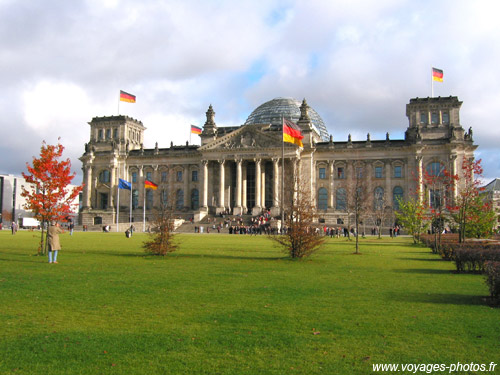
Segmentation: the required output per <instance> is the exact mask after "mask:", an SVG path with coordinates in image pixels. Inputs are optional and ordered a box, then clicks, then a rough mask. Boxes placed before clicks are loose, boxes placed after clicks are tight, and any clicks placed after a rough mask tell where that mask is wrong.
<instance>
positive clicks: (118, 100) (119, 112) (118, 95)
mask: <svg viewBox="0 0 500 375" xmlns="http://www.w3.org/2000/svg"><path fill="white" fill-rule="evenodd" d="M118 116H120V94H118Z"/></svg>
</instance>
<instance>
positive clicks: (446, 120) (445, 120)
mask: <svg viewBox="0 0 500 375" xmlns="http://www.w3.org/2000/svg"><path fill="white" fill-rule="evenodd" d="M442 116H443V124H449V123H450V114H449V113H448V112H443V114H442Z"/></svg>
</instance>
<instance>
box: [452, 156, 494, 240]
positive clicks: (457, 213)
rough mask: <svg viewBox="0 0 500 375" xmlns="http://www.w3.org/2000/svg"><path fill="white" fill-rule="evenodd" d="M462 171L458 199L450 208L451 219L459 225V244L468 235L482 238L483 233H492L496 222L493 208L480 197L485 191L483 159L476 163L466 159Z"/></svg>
mask: <svg viewBox="0 0 500 375" xmlns="http://www.w3.org/2000/svg"><path fill="white" fill-rule="evenodd" d="M462 171H463V178H462V179H461V185H460V189H459V190H458V194H457V199H456V201H455V202H453V203H454V204H452V205H449V206H448V210H449V211H450V213H451V217H452V218H453V220H454V221H455V223H456V224H457V225H458V233H459V237H458V238H459V242H464V241H465V236H466V235H473V236H474V237H480V236H481V235H482V234H483V233H487V232H491V228H492V227H493V220H494V214H492V209H491V206H490V205H489V204H488V203H485V202H484V201H483V199H482V198H481V197H480V194H481V192H482V191H483V190H484V188H482V187H481V181H480V180H479V177H481V176H482V174H483V168H482V167H481V159H479V160H477V161H474V160H473V159H468V158H465V157H464V159H463V161H462ZM488 228H489V230H488Z"/></svg>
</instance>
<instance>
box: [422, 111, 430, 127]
mask: <svg viewBox="0 0 500 375" xmlns="http://www.w3.org/2000/svg"><path fill="white" fill-rule="evenodd" d="M428 121H429V117H428V114H427V113H421V114H420V123H421V124H425V125H427V123H428Z"/></svg>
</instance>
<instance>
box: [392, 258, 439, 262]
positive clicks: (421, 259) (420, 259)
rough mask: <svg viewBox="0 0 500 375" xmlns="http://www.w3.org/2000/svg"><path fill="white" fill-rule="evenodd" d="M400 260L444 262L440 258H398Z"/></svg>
mask: <svg viewBox="0 0 500 375" xmlns="http://www.w3.org/2000/svg"><path fill="white" fill-rule="evenodd" d="M398 259H401V260H417V261H420V262H445V260H444V259H442V258H401V257H400V258H398Z"/></svg>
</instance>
